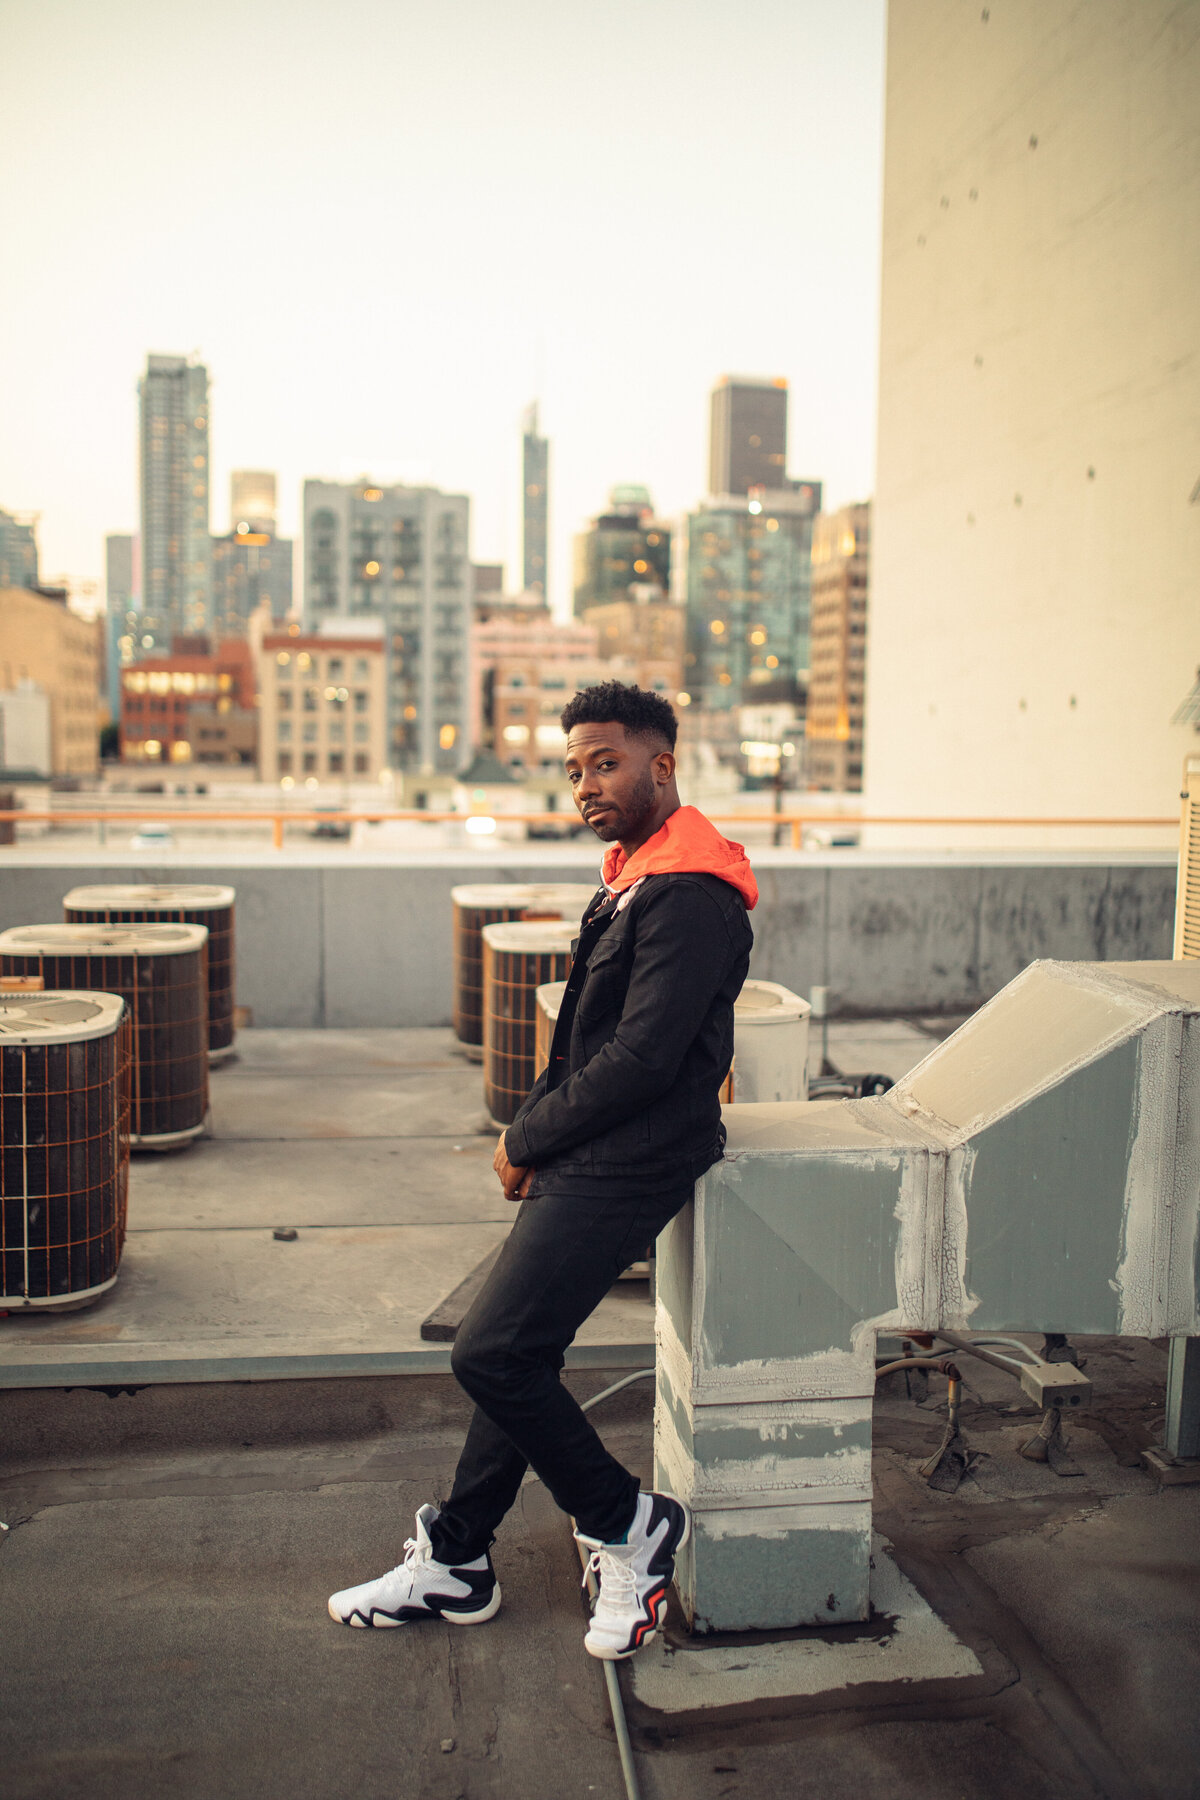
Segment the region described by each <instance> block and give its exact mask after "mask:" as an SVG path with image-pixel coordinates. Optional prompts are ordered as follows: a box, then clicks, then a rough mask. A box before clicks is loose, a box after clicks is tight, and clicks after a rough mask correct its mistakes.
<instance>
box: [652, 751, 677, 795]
mask: <svg viewBox="0 0 1200 1800" xmlns="http://www.w3.org/2000/svg"><path fill="white" fill-rule="evenodd" d="M674 774H675V758H674V756H673V755H672V754H671V752H670V751H669V750H660V751H659V753H658V755H657V756H656V757H655V759H654V775H655V779H656V780H657V782H658V784H659V786H660V787H666V785H667V783H668V781H670V780H671V779H672V777H673V776H674Z"/></svg>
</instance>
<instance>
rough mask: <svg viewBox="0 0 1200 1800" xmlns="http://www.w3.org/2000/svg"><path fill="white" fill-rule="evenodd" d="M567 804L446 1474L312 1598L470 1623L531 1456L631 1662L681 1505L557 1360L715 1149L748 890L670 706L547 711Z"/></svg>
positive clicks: (495, 1597) (647, 1625)
mask: <svg viewBox="0 0 1200 1800" xmlns="http://www.w3.org/2000/svg"><path fill="white" fill-rule="evenodd" d="M562 725H563V730H564V731H565V732H566V733H567V754H566V772H567V779H568V781H569V782H570V784H571V789H572V792H573V794H574V799H575V804H576V806H577V807H578V809H579V811H580V812H581V813H582V815H583V817H584V819H585V820H586V821H587V823H588V824H589V825H590V826H591V828H592V830H593V831H594V832H595V833H596V836H597V837H598V838H600V839H601V840H602V841H603V842H604V843H606V844H608V845H609V849H608V851H607V853H606V855H605V857H604V863H603V876H604V886H603V888H602V889H601V890H600V891H599V892H598V893H597V894H596V896H595V898H594V899H593V900H592V901H591V903H590V904H589V906H588V909H587V911H586V912H585V914H584V918H583V923H582V925H581V927H580V934H579V939H578V945H577V949H576V954H575V957H574V961H573V963H572V965H571V972H570V977H569V979H568V981H567V986H566V992H565V993H564V995H563V1002H562V1007H561V1010H560V1012H559V1016H558V1023H557V1026H556V1028H555V1032H554V1040H553V1044H552V1046H551V1050H550V1062H549V1066H548V1067H547V1069H546V1071H545V1073H544V1074H543V1075H542V1076H541V1077H540V1078H539V1080H538V1081H537V1083H536V1084H535V1086H534V1088H533V1091H532V1093H531V1094H530V1095H529V1098H528V1099H527V1100H526V1101H525V1104H524V1105H523V1106H522V1107H521V1110H520V1112H519V1113H518V1114H517V1117H516V1118H515V1120H514V1121H513V1123H512V1124H511V1125H510V1126H509V1127H508V1130H507V1131H506V1132H505V1133H504V1134H503V1136H502V1137H501V1139H500V1142H499V1145H498V1146H497V1149H496V1156H495V1169H496V1173H497V1175H498V1176H499V1178H500V1182H501V1184H502V1186H503V1188H504V1192H505V1195H506V1196H507V1198H508V1199H510V1200H519V1201H520V1202H521V1210H520V1212H519V1213H518V1214H517V1219H516V1223H515V1224H514V1226H513V1229H512V1231H511V1233H510V1235H509V1237H508V1239H507V1240H506V1242H505V1244H504V1248H503V1249H502V1251H501V1253H500V1256H499V1259H498V1260H497V1263H496V1266H495V1268H494V1269H493V1271H492V1273H491V1275H490V1276H489V1278H488V1280H487V1282H486V1284H485V1285H484V1287H483V1289H482V1291H481V1292H480V1294H479V1296H478V1298H477V1299H476V1301H475V1303H474V1304H473V1306H472V1307H471V1308H470V1310H469V1312H468V1313H467V1316H466V1318H465V1319H464V1320H463V1323H462V1325H461V1326H460V1328H459V1332H458V1336H457V1338H456V1339H455V1344H454V1350H453V1354H452V1366H453V1369H454V1373H455V1375H456V1376H457V1378H458V1380H459V1382H460V1384H461V1385H462V1386H463V1387H464V1388H465V1389H466V1391H467V1393H468V1394H469V1395H470V1396H471V1398H472V1400H474V1402H475V1409H476V1410H475V1413H474V1416H473V1418H472V1421H471V1425H470V1428H469V1430H468V1432H467V1441H466V1444H465V1446H464V1448H463V1452H462V1456H461V1457H460V1459H459V1464H458V1470H457V1473H456V1475H455V1478H454V1487H453V1491H452V1492H451V1495H450V1498H449V1500H448V1501H447V1502H446V1503H445V1505H444V1506H443V1507H442V1508H441V1510H440V1511H438V1510H437V1509H435V1508H434V1507H433V1506H430V1505H426V1506H423V1507H422V1508H421V1510H420V1511H419V1512H418V1514H417V1531H416V1537H415V1538H412V1539H410V1540H409V1542H408V1543H407V1545H406V1546H405V1548H406V1551H407V1554H406V1556H405V1559H404V1561H403V1563H401V1564H400V1565H399V1566H398V1567H397V1568H395V1569H392V1570H390V1571H389V1572H388V1573H387V1574H386V1575H383V1576H381V1577H380V1578H379V1579H378V1580H377V1581H369V1582H365V1583H363V1584H362V1585H361V1586H360V1587H353V1588H347V1589H345V1590H344V1591H343V1592H341V1593H338V1594H334V1596H333V1598H332V1599H331V1600H330V1602H329V1610H330V1613H331V1614H332V1616H333V1617H334V1618H335V1619H338V1620H340V1621H341V1622H342V1623H343V1624H346V1625H359V1626H362V1625H401V1624H406V1623H408V1622H409V1621H411V1620H415V1619H421V1618H430V1617H439V1618H444V1619H448V1620H450V1621H452V1622H453V1623H456V1624H460V1625H474V1624H479V1623H482V1621H483V1620H485V1619H490V1618H491V1617H492V1616H493V1615H494V1614H495V1612H496V1611H497V1610H498V1608H499V1605H500V1588H499V1585H498V1583H497V1581H496V1576H495V1571H494V1570H493V1568H492V1561H491V1556H490V1554H489V1548H490V1545H491V1543H492V1540H493V1536H494V1533H495V1531H496V1528H497V1526H498V1525H499V1524H500V1521H501V1520H502V1519H503V1517H504V1515H505V1513H506V1512H507V1511H508V1509H509V1507H510V1506H511V1505H512V1503H513V1501H514V1500H515V1498H516V1495H517V1490H518V1488H519V1487H520V1485H521V1481H522V1478H523V1476H524V1474H525V1471H526V1469H527V1467H529V1466H532V1467H533V1469H534V1470H535V1472H536V1473H537V1475H538V1476H539V1477H540V1478H541V1480H542V1481H543V1482H544V1483H545V1485H546V1486H547V1487H548V1488H549V1490H550V1492H551V1494H552V1495H553V1496H554V1499H555V1500H556V1501H557V1502H558V1504H559V1506H561V1507H562V1509H563V1511H564V1512H566V1513H568V1514H569V1515H570V1516H571V1517H573V1518H574V1520H575V1535H576V1537H577V1538H578V1539H579V1542H580V1543H581V1544H583V1545H584V1546H585V1547H586V1548H587V1549H588V1550H589V1551H590V1552H591V1566H592V1567H593V1569H594V1570H595V1571H596V1573H597V1574H598V1576H599V1596H598V1599H597V1602H596V1607H595V1611H594V1614H593V1617H592V1621H591V1625H590V1627H589V1630H588V1633H587V1636H586V1637H585V1639H584V1643H585V1645H586V1647H587V1649H588V1650H589V1651H590V1652H591V1654H592V1655H593V1656H598V1657H602V1658H606V1659H608V1660H615V1659H617V1658H620V1657H625V1656H630V1655H632V1654H633V1652H634V1651H635V1650H636V1649H638V1648H639V1647H640V1646H641V1645H642V1644H643V1643H644V1642H645V1641H646V1640H647V1638H648V1637H650V1636H651V1635H652V1634H653V1632H654V1631H655V1630H656V1629H657V1627H658V1625H659V1624H660V1623H661V1620H662V1617H663V1613H664V1610H665V1607H666V1596H667V1589H668V1587H669V1586H670V1582H671V1576H672V1573H673V1571H674V1557H675V1553H676V1551H677V1550H678V1549H679V1548H680V1546H681V1545H682V1544H684V1543H685V1542H686V1541H687V1536H688V1531H689V1529H690V1521H689V1518H688V1514H687V1509H686V1508H685V1507H684V1506H683V1505H682V1504H681V1503H680V1502H679V1501H678V1500H675V1499H673V1498H672V1497H671V1496H670V1495H667V1494H656V1493H640V1492H639V1490H638V1483H637V1481H636V1479H635V1477H634V1476H632V1475H631V1474H630V1473H629V1471H628V1470H627V1469H624V1468H623V1467H622V1466H621V1464H620V1463H619V1462H617V1460H616V1459H615V1457H613V1456H610V1454H609V1453H608V1451H607V1450H606V1449H605V1448H604V1445H603V1444H602V1443H601V1441H600V1438H599V1437H598V1436H597V1434H596V1432H595V1430H594V1429H593V1427H592V1426H591V1425H590V1424H589V1423H588V1420H587V1418H586V1417H585V1416H584V1414H583V1413H582V1412H581V1410H580V1408H579V1406H578V1404H577V1403H576V1401H575V1400H574V1399H573V1398H572V1396H571V1394H570V1393H569V1391H568V1390H567V1389H566V1388H565V1387H564V1386H563V1384H562V1382H561V1380H560V1371H561V1369H562V1366H563V1357H564V1353H565V1351H566V1348H567V1346H568V1344H570V1343H571V1341H572V1339H573V1338H574V1336H575V1333H576V1332H577V1331H578V1329H579V1327H580V1326H581V1325H582V1324H583V1322H584V1320H585V1319H586V1318H587V1317H588V1316H589V1314H590V1313H592V1312H593V1311H594V1309H595V1308H596V1306H597V1305H598V1304H599V1303H600V1301H601V1300H602V1299H603V1297H604V1295H605V1294H606V1293H607V1292H608V1289H609V1288H610V1287H611V1285H612V1283H613V1282H614V1281H615V1280H616V1279H617V1277H618V1275H619V1274H620V1273H621V1271H622V1269H624V1268H626V1267H627V1266H628V1264H629V1263H631V1262H633V1261H635V1260H636V1259H637V1258H638V1257H640V1256H643V1255H644V1254H645V1252H646V1248H647V1246H648V1245H649V1244H650V1243H652V1242H653V1240H654V1238H655V1237H656V1236H657V1235H658V1233H659V1232H660V1231H661V1230H662V1229H663V1227H664V1226H665V1225H666V1224H667V1223H668V1221H669V1220H670V1219H672V1218H673V1217H674V1216H675V1214H676V1213H677V1212H678V1211H679V1209H680V1207H681V1206H683V1205H684V1203H685V1202H686V1201H687V1200H688V1199H689V1198H690V1196H691V1193H692V1189H693V1185H694V1183H695V1181H696V1179H697V1177H698V1176H700V1175H702V1174H703V1172H704V1170H705V1169H707V1168H709V1167H710V1166H711V1165H712V1164H713V1163H714V1162H716V1161H717V1159H718V1158H719V1157H720V1156H721V1153H722V1148H723V1145H724V1130H723V1127H722V1125H721V1108H720V1101H719V1093H720V1088H721V1085H722V1083H723V1082H724V1080H725V1077H726V1075H727V1074H728V1071H729V1065H730V1062H731V1059H732V1055H733V1002H734V1000H735V998H736V996H737V994H738V992H739V991H740V989H741V986H742V982H743V981H744V980H745V976H746V969H747V966H748V963H749V957H750V944H751V931H750V925H749V921H748V919H747V917H746V913H747V910H748V909H749V908H750V907H752V906H753V905H754V904H755V902H756V900H757V898H758V890H757V887H756V886H755V881H754V877H753V875H752V874H751V872H750V865H749V863H748V862H747V860H746V857H745V854H744V852H743V850H742V847H741V845H740V844H731V843H728V842H727V841H726V840H725V839H724V838H723V837H721V835H720V834H719V833H718V832H717V831H716V830H715V829H714V827H713V826H712V825H710V824H709V822H708V820H707V819H705V818H704V817H703V815H702V814H701V813H698V812H697V811H696V809H695V808H694V807H690V806H681V805H680V801H679V794H678V791H677V788H676V784H675V757H674V754H673V752H674V747H675V735H676V720H675V714H674V712H673V711H672V709H671V707H670V705H669V704H668V702H667V701H666V700H664V699H663V698H662V696H661V695H658V694H653V693H646V692H643V691H642V690H641V689H639V688H637V687H626V686H623V685H622V684H621V683H620V682H617V681H610V682H605V683H604V684H603V685H602V686H600V687H594V688H587V689H585V690H584V691H583V692H582V693H578V694H576V695H575V697H574V699H573V700H571V701H569V702H568V704H567V706H566V708H565V709H564V711H563V714H562Z"/></svg>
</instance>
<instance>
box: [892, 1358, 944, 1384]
mask: <svg viewBox="0 0 1200 1800" xmlns="http://www.w3.org/2000/svg"><path fill="white" fill-rule="evenodd" d="M897 1369H936V1370H937V1372H938V1374H939V1375H946V1376H948V1377H949V1379H950V1380H951V1381H960V1380H961V1379H962V1377H961V1376H960V1375H959V1372H958V1369H957V1368H956V1366H955V1365H954V1363H952V1362H951V1361H950V1358H949V1357H948V1356H898V1357H897V1358H896V1360H895V1362H889V1363H881V1364H880V1365H879V1367H878V1368H877V1369H876V1370H875V1379H876V1381H878V1380H879V1377H880V1376H881V1375H891V1374H894V1372H895V1371H896V1370H897Z"/></svg>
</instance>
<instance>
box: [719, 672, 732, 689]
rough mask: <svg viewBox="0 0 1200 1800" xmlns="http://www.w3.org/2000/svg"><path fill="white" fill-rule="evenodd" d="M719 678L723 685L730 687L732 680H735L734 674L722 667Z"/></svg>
mask: <svg viewBox="0 0 1200 1800" xmlns="http://www.w3.org/2000/svg"><path fill="white" fill-rule="evenodd" d="M717 680H718V681H719V682H720V684H721V686H722V687H728V686H729V684H730V682H731V681H732V680H733V676H732V675H730V674H729V672H728V670H726V669H722V670H721V673H720V674H719V675H718V676H717Z"/></svg>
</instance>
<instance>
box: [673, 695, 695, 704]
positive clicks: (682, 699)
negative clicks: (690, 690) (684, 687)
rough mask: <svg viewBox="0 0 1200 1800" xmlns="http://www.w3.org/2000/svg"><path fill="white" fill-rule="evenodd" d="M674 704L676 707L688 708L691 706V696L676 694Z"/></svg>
mask: <svg viewBox="0 0 1200 1800" xmlns="http://www.w3.org/2000/svg"><path fill="white" fill-rule="evenodd" d="M675 704H676V706H690V705H691V704H692V696H691V695H690V694H676V696H675Z"/></svg>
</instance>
